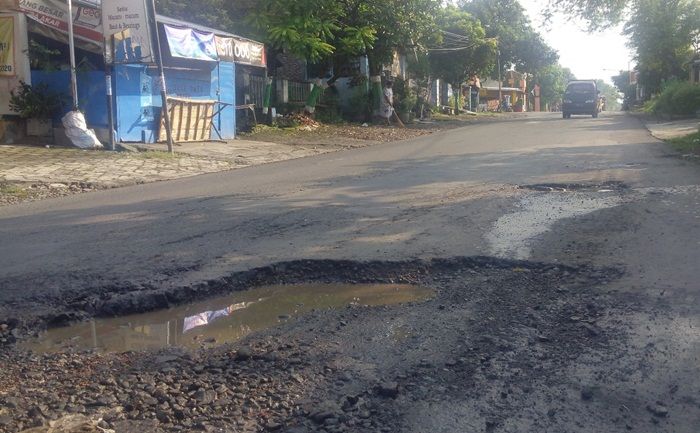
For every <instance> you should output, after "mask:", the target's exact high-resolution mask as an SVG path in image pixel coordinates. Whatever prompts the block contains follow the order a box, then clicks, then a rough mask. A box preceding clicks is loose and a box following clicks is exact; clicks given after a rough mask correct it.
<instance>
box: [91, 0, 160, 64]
mask: <svg viewBox="0 0 700 433" xmlns="http://www.w3.org/2000/svg"><path fill="white" fill-rule="evenodd" d="M148 18H149V16H148V9H146V3H145V2H144V0H102V21H103V23H104V27H103V34H104V39H105V41H107V47H108V49H107V50H105V51H106V57H107V59H106V60H107V61H108V62H110V63H111V62H114V63H127V62H128V63H139V62H152V61H153V55H152V48H151V31H150V25H149V19H148ZM110 45H111V48H110ZM111 56H113V58H110V57H111Z"/></svg>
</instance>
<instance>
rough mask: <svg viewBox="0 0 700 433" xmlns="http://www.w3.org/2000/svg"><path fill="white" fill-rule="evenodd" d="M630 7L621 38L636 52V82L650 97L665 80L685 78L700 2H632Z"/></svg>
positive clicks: (698, 23)
mask: <svg viewBox="0 0 700 433" xmlns="http://www.w3.org/2000/svg"><path fill="white" fill-rule="evenodd" d="M634 5H635V8H634V11H633V13H632V15H631V17H630V19H629V21H628V22H627V24H626V25H625V34H626V35H627V36H629V41H630V42H629V45H630V47H632V48H633V49H634V50H635V52H636V55H635V60H637V70H638V72H639V82H640V84H641V85H643V86H644V87H645V88H646V90H647V91H648V92H647V93H649V94H654V93H657V92H658V91H659V90H661V85H662V83H663V82H664V81H665V80H670V79H674V78H675V79H678V78H685V77H686V76H687V61H688V60H689V58H690V56H691V54H692V44H693V42H694V35H695V34H697V33H698V32H700V2H698V1H696V0H667V1H664V2H659V1H658V0H636V1H635V3H634Z"/></svg>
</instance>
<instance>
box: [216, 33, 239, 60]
mask: <svg viewBox="0 0 700 433" xmlns="http://www.w3.org/2000/svg"><path fill="white" fill-rule="evenodd" d="M214 42H216V55H217V56H219V60H223V61H224V62H233V61H234V60H235V59H234V50H233V38H226V37H223V36H214Z"/></svg>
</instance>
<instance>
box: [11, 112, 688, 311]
mask: <svg viewBox="0 0 700 433" xmlns="http://www.w3.org/2000/svg"><path fill="white" fill-rule="evenodd" d="M698 179H699V175H698V170H697V165H694V164H693V163H691V162H685V161H683V160H681V159H679V158H675V157H672V156H671V154H670V153H669V151H668V150H667V149H666V148H665V147H664V145H663V144H661V143H659V142H658V141H656V140H655V139H653V138H652V137H651V136H650V135H649V134H648V133H647V131H646V130H645V129H644V128H643V127H642V126H641V124H640V123H639V122H638V121H637V120H635V119H633V118H630V117H626V116H623V115H605V116H602V117H601V118H599V119H590V118H585V117H581V118H574V119H573V120H570V121H565V120H562V119H560V118H559V117H558V116H556V115H554V114H547V113H544V114H542V115H539V116H537V117H528V118H526V119H523V120H522V121H511V122H504V123H484V124H477V125H473V126H469V127H467V128H463V129H457V130H451V131H447V132H443V133H440V134H435V135H432V136H429V137H426V138H419V139H415V140H411V141H404V142H396V143H391V144H385V145H378V146H375V147H372V148H364V149H357V150H354V151H346V152H340V153H333V154H327V155H322V156H318V157H313V158H305V159H298V160H293V161H286V162H282V163H274V164H269V165H264V166H258V167H252V168H247V169H243V170H236V171H232V172H223V173H217V174H211V175H203V176H197V177H192V178H188V179H182V180H175V181H170V182H160V183H154V184H146V185H142V186H135V187H128V188H122V189H117V190H109V191H100V192H94V193H90V194H85V195H77V196H72V197H67V198H63V199H56V200H46V201H41V202H36V203H28V204H24V205H19V206H11V207H3V208H0V263H2V264H3V265H2V267H0V287H2V290H0V301H8V300H21V299H22V298H24V297H26V296H29V295H33V294H36V293H37V292H38V293H52V294H60V293H61V291H62V290H75V289H78V288H80V287H86V288H89V287H94V286H95V285H101V284H106V283H114V284H122V283H124V282H127V281H129V282H136V283H141V282H146V281H148V282H156V283H157V284H166V285H167V284H178V285H180V284H183V283H187V282H195V281H202V280H206V279H211V278H216V277H218V276H221V275H226V274H228V273H230V272H232V271H237V270H243V269H248V268H251V267H255V266H261V265H267V264H270V263H275V262H279V261H286V260H293V259H299V258H329V259H337V258H342V259H356V260H371V259H380V260H385V259H406V258H428V257H451V256H470V255H492V254H499V255H504V256H511V257H516V258H530V257H532V258H536V259H539V260H570V261H574V262H576V261H580V260H584V261H589V262H592V263H599V262H603V263H610V261H611V260H612V261H614V262H621V263H627V264H629V265H630V266H634V269H635V271H638V273H639V274H638V278H645V281H649V280H650V279H651V280H657V279H658V280H662V281H664V282H666V283H671V282H673V284H674V285H679V286H682V287H686V288H690V286H691V285H692V284H694V278H693V275H694V267H695V265H697V263H698V262H697V258H696V257H695V255H694V254H692V251H693V250H694V249H696V248H697V239H700V236H694V237H693V236H689V235H690V234H691V233H695V234H697V230H698V224H697V223H698V220H697V216H698V214H697V207H696V206H695V207H694V205H696V204H697V196H698V195H697V189H696V186H697V185H698V184H700V182H699V181H698ZM609 180H613V181H620V182H624V183H625V184H626V185H627V186H629V187H630V188H633V189H644V188H668V187H676V186H691V189H692V191H690V192H689V193H688V194H670V195H669V194H666V193H664V194H656V195H651V196H649V195H648V194H644V193H641V196H640V198H639V200H634V203H628V204H626V205H625V206H618V205H620V204H623V203H615V206H612V204H610V206H612V207H614V209H613V210H610V211H609V212H612V213H617V212H620V211H625V212H626V210H627V207H632V208H635V209H636V208H638V207H640V206H641V207H643V208H644V207H645V206H646V207H649V206H653V207H657V208H658V207H659V206H661V208H658V209H654V210H651V211H650V212H652V213H645V214H642V215H638V217H639V218H640V221H638V222H636V224H648V225H651V226H652V227H649V228H647V230H648V235H647V236H634V233H630V230H631V228H630V227H619V225H620V221H621V220H620V218H619V217H613V218H612V220H613V221H614V222H615V226H617V228H618V229H617V230H614V231H612V232H610V230H609V229H608V227H609V224H603V225H604V227H603V229H604V230H605V232H606V233H605V236H607V239H608V240H609V245H613V244H615V243H619V244H620V246H615V247H614V248H615V249H614V250H613V251H614V253H615V254H614V257H612V258H610V257H605V256H604V254H603V256H600V255H596V256H591V255H589V254H585V255H583V256H581V257H577V254H576V253H575V251H572V250H571V248H567V246H566V242H567V236H568V232H567V231H565V227H566V224H565V222H562V223H561V224H557V225H556V227H554V230H552V231H547V230H542V233H539V231H538V230H539V229H534V232H532V233H529V232H527V233H526V234H527V235H528V236H530V237H534V238H535V239H534V240H533V239H528V238H527V236H525V237H526V238H525V239H520V238H519V237H523V236H524V235H523V234H522V233H521V234H520V235H517V234H513V233H497V234H496V235H495V236H496V238H499V239H496V240H494V238H493V236H494V235H493V233H491V234H490V232H492V231H493V227H494V224H495V223H496V222H497V221H498V219H499V218H501V217H503V216H504V215H507V214H509V213H511V214H512V213H514V212H516V217H517V211H518V209H520V207H521V205H520V204H519V200H520V199H521V198H522V196H523V190H522V189H518V186H519V185H527V184H538V183H572V182H573V183H576V182H597V183H602V182H604V181H609ZM669 200H670V203H673V204H674V205H671V204H670V203H669ZM684 206H687V207H684ZM596 207H597V205H595V204H594V205H592V208H591V209H590V210H591V211H592V210H596ZM603 207H609V206H608V205H605V206H603ZM647 210H648V209H647ZM669 212H671V214H669ZM568 215H569V214H567V213H566V212H564V213H562V214H561V215H556V216H555V215H552V216H550V217H548V218H549V219H546V222H547V224H549V225H551V224H552V223H554V222H555V221H556V220H557V219H560V218H564V217H566V216H568ZM572 215H574V216H575V215H577V211H576V210H573V214H572ZM526 217H527V216H526ZM518 219H520V218H519V217H518ZM627 219H628V218H627V217H626V218H625V219H624V220H627ZM649 220H652V221H649ZM534 221H535V224H534V225H535V226H539V227H543V224H540V222H537V221H539V220H537V219H535V220H534ZM564 221H565V220H564ZM671 222H673V224H670V225H669V223H671ZM559 228H560V229H561V230H557V229H559ZM532 229H533V228H532V227H530V230H532ZM562 230H564V231H562ZM598 235H599V233H596V236H598ZM509 236H510V237H513V236H515V238H518V239H512V240H511V239H509ZM673 236H678V238H674V237H673ZM556 240H560V241H561V242H560V245H552V243H555V244H556ZM511 244H513V245H511ZM644 245H654V248H653V254H652V251H650V248H647V247H644ZM607 248H608V249H609V248H611V247H607ZM511 250H513V251H511ZM528 250H530V251H529V252H528ZM579 255H580V254H579ZM652 264H653V265H652ZM667 265H668V266H667ZM664 269H667V273H668V275H665V274H663V272H664ZM671 269H673V272H671ZM647 274H649V275H647Z"/></svg>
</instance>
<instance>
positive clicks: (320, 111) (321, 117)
mask: <svg viewBox="0 0 700 433" xmlns="http://www.w3.org/2000/svg"><path fill="white" fill-rule="evenodd" d="M314 117H315V119H316V120H317V121H319V122H321V123H343V116H341V115H340V111H339V110H338V107H318V108H317V109H316V115H315V116H314Z"/></svg>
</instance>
